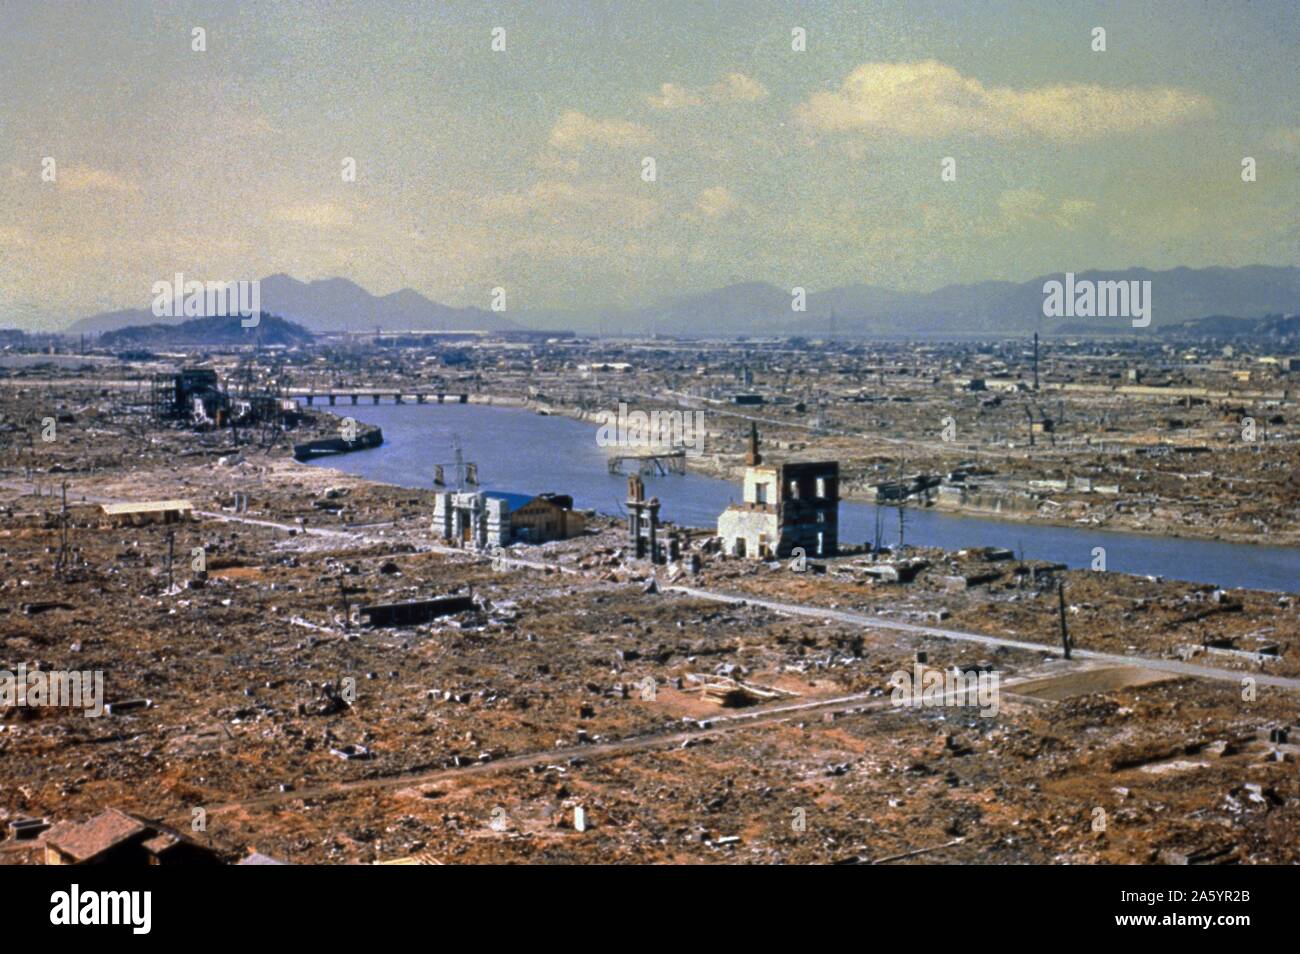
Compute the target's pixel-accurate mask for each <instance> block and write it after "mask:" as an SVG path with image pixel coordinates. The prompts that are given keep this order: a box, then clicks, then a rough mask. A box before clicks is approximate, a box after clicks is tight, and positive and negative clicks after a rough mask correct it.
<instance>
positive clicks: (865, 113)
mask: <svg viewBox="0 0 1300 954" xmlns="http://www.w3.org/2000/svg"><path fill="white" fill-rule="evenodd" d="M1213 109H1214V105H1213V103H1212V101H1211V100H1209V99H1208V98H1206V97H1204V96H1202V95H1200V94H1198V93H1193V92H1190V91H1187V90H1180V89H1175V88H1171V87H1156V86H1148V87H1104V86H1098V85H1095V84H1080V83H1075V84H1066V85H1057V86H1040V87H1036V88H1031V89H1024V90H1019V89H1011V88H1010V87H1005V86H985V85H984V84H983V83H981V82H980V81H979V80H977V79H973V78H970V77H966V76H962V75H961V74H960V73H958V72H957V71H956V70H955V69H953V68H952V67H951V66H947V65H946V64H943V63H940V62H937V61H935V60H924V61H921V62H916V63H866V64H864V65H862V66H859V67H858V68H857V69H855V70H854V71H853V72H852V73H850V74H849V75H848V77H846V78H845V80H844V82H843V83H842V84H841V86H840V88H839V90H838V91H836V92H833V93H830V92H821V93H815V94H814V95H813V96H812V97H810V98H809V99H808V101H807V102H805V103H803V104H802V105H801V106H799V108H798V112H797V115H798V117H799V119H800V120H801V121H802V122H803V123H805V124H807V125H808V126H810V127H812V128H814V129H821V130H828V131H842V130H854V129H857V130H867V131H882V132H892V133H899V134H901V135H904V136H914V137H935V136H946V135H951V134H953V133H973V134H976V135H987V136H1015V135H1019V136H1041V137H1045V138H1049V139H1060V140H1074V139H1091V138H1096V137H1099V136H1105V135H1109V134H1113V133H1127V132H1136V131H1138V130H1142V129H1153V128H1160V127H1164V126H1172V125H1176V124H1178V123H1181V122H1185V121H1187V120H1190V119H1196V118H1199V117H1202V116H1207V115H1209V114H1211V113H1212V112H1213Z"/></svg>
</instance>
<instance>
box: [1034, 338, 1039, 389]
mask: <svg viewBox="0 0 1300 954" xmlns="http://www.w3.org/2000/svg"><path fill="white" fill-rule="evenodd" d="M1034 391H1035V392H1037V391H1038V332H1037V331H1035V332H1034Z"/></svg>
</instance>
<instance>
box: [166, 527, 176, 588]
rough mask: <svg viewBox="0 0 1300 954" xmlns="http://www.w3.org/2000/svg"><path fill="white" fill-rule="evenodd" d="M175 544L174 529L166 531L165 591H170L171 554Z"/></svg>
mask: <svg viewBox="0 0 1300 954" xmlns="http://www.w3.org/2000/svg"><path fill="white" fill-rule="evenodd" d="M175 545H176V531H175V530H168V531H167V592H168V593H171V591H172V555H173V551H174V549H175Z"/></svg>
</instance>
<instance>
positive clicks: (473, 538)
mask: <svg viewBox="0 0 1300 954" xmlns="http://www.w3.org/2000/svg"><path fill="white" fill-rule="evenodd" d="M585 528H586V521H585V519H584V517H583V515H582V514H581V513H580V512H578V511H576V510H574V509H573V498H572V497H570V496H568V495H567V494H552V493H546V494H538V495H536V496H529V495H527V494H509V493H501V492H499V491H493V490H480V491H476V492H473V493H469V492H452V491H448V492H443V493H436V494H434V497H433V528H432V529H433V532H434V534H435V535H436V536H438V537H440V538H441V539H443V540H449V541H453V542H455V543H457V544H459V545H461V546H466V547H472V548H475V549H486V548H488V547H504V546H509V545H510V544H512V543H546V542H547V541H550V540H567V539H568V538H569V537H576V536H578V535H579V534H581V533H582V532H583V530H584V529H585Z"/></svg>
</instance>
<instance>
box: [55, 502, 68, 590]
mask: <svg viewBox="0 0 1300 954" xmlns="http://www.w3.org/2000/svg"><path fill="white" fill-rule="evenodd" d="M59 527H60V536H61V540H60V543H59V559H58V561H57V562H56V563H55V564H54V575H55V576H56V577H57V578H58V579H60V580H64V579H66V578H67V575H68V482H67V481H66V480H65V481H64V482H63V509H62V511H61V512H60V513H59Z"/></svg>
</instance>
